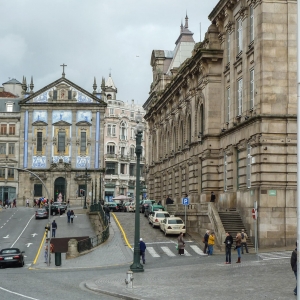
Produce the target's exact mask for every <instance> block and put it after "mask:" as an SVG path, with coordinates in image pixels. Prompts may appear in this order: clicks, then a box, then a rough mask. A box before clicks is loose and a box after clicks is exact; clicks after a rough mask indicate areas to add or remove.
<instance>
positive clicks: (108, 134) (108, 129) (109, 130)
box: [107, 124, 111, 136]
mask: <svg viewBox="0 0 300 300" xmlns="http://www.w3.org/2000/svg"><path fill="white" fill-rule="evenodd" d="M107 136H111V125H110V124H108V125H107Z"/></svg>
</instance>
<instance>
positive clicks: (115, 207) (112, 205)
mask: <svg viewBox="0 0 300 300" xmlns="http://www.w3.org/2000/svg"><path fill="white" fill-rule="evenodd" d="M104 206H107V207H108V208H109V209H110V211H112V212H117V211H124V209H125V206H124V204H123V202H119V203H117V202H113V201H111V202H105V203H104Z"/></svg>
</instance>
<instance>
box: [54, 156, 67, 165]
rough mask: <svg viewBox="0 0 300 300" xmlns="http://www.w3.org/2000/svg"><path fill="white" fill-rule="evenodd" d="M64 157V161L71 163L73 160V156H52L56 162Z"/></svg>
mask: <svg viewBox="0 0 300 300" xmlns="http://www.w3.org/2000/svg"><path fill="white" fill-rule="evenodd" d="M60 159H62V160H63V162H64V163H67V164H69V163H70V161H71V157H70V156H52V162H53V163H54V164H57V163H59V160H60Z"/></svg>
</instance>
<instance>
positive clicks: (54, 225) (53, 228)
mask: <svg viewBox="0 0 300 300" xmlns="http://www.w3.org/2000/svg"><path fill="white" fill-rule="evenodd" d="M56 229H57V223H56V222H55V220H53V222H52V237H53V238H55V233H56Z"/></svg>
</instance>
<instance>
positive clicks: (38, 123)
mask: <svg viewBox="0 0 300 300" xmlns="http://www.w3.org/2000/svg"><path fill="white" fill-rule="evenodd" d="M47 125H48V124H47V123H46V122H43V121H36V122H33V123H32V126H47Z"/></svg>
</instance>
